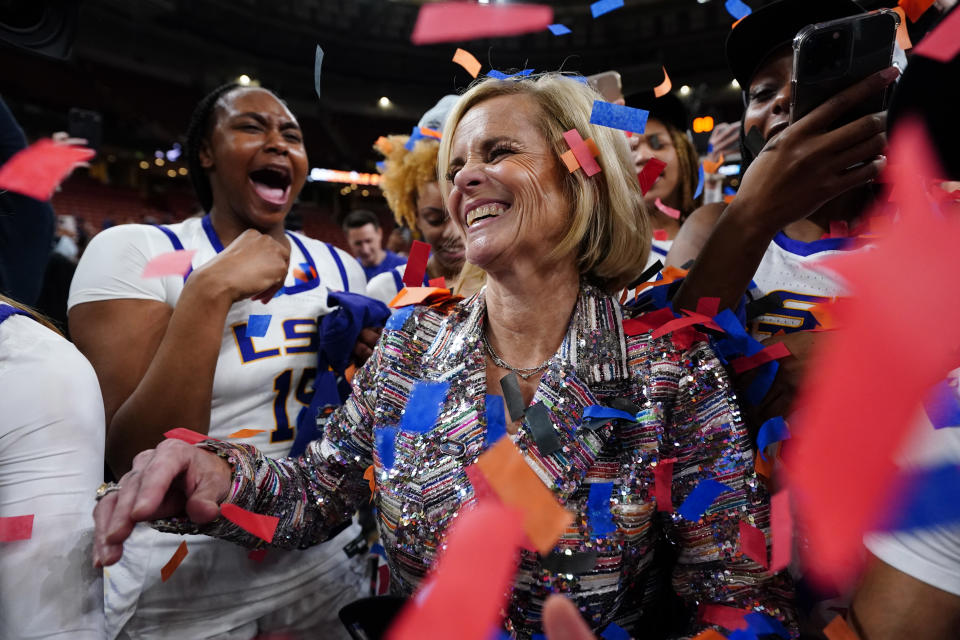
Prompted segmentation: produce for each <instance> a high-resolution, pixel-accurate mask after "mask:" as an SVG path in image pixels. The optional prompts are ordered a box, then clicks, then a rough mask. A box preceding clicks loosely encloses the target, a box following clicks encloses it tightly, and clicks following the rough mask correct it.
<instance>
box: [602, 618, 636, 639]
mask: <svg viewBox="0 0 960 640" xmlns="http://www.w3.org/2000/svg"><path fill="white" fill-rule="evenodd" d="M600 637H601V638H603V640H630V634H629V633H627V630H626V629H624V628H623V627H621V626H620V625H618V624H616V623H614V622H611V623H610V624H608V625H607V628H606V629H604V630H603V633H601V634H600Z"/></svg>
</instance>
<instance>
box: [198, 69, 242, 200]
mask: <svg viewBox="0 0 960 640" xmlns="http://www.w3.org/2000/svg"><path fill="white" fill-rule="evenodd" d="M240 87H241V85H239V84H237V83H236V82H231V83H229V84H225V85H223V86H220V87H217V88H216V89H214V90H213V91H211V92H210V93H208V94H207V95H206V96H205V97H204V98H203V100H201V101H200V102H198V103H197V106H196V107H194V109H193V114H192V115H191V116H190V124H189V125H188V126H187V169H188V170H189V171H190V182H191V183H192V184H193V190H194V191H195V192H196V194H197V200H199V201H200V206H201V207H203V210H204V211H210V208H211V207H212V206H213V190H212V189H211V188H210V178H208V177H207V172H206V171H204V169H203V166H202V165H201V164H200V149H201V148H202V147H203V142H204V140H206V138H207V136H208V135H209V133H210V128H211V126H212V124H213V123H212V122H211V117H212V116H213V110H214V107H216V105H217V101H218V100H220V98H221V97H223V96H224V95H226V94H227V93H230V92H231V91H233V90H234V89H239V88H240Z"/></svg>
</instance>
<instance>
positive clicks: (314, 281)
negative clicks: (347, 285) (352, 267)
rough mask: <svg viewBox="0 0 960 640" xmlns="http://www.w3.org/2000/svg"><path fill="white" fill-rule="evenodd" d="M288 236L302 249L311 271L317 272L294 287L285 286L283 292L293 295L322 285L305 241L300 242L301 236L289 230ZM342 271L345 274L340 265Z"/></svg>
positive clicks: (312, 272) (301, 251)
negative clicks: (314, 275) (313, 276)
mask: <svg viewBox="0 0 960 640" xmlns="http://www.w3.org/2000/svg"><path fill="white" fill-rule="evenodd" d="M287 236H288V237H289V238H290V241H291V242H293V243H294V244H295V245H297V248H298V249H300V253H302V254H303V257H304V258H306V259H307V264H308V265H309V266H310V273H311V274H317V276H316V277H315V278H310V279H309V280H307V281H306V282H301V283H300V284H296V285H293V286H292V287H284V288H283V290H282V292H283V293H285V294H287V295H293V294H295V293H300V292H301V291H309V290H311V289H316V288H317V286H319V285H320V272H319V271H318V270H317V265H316V263H314V261H313V256H311V255H310V252H309V251H307V248H306V247H305V246H303V243H302V242H300V238H298V237H297V236H295V235H293V234H292V233H290V232H289V231H288V232H287ZM340 273H341V274H343V273H344V271H343V267H342V266H341V267H340Z"/></svg>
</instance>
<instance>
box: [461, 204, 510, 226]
mask: <svg viewBox="0 0 960 640" xmlns="http://www.w3.org/2000/svg"><path fill="white" fill-rule="evenodd" d="M509 208H510V207H508V206H507V205H505V204H502V203H499V202H491V203H490V204H485V205H483V206H480V207H477V208H475V209H471V210H470V211H468V212H467V226H468V227H472V226H473V225H474V224H476V223H477V222H480V221H481V220H486V219H487V218H496V217H497V216H499V215H500V214H502V213H503V212H504V211H506V210H507V209H509Z"/></svg>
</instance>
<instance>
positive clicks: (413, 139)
mask: <svg viewBox="0 0 960 640" xmlns="http://www.w3.org/2000/svg"><path fill="white" fill-rule="evenodd" d="M429 137H430V136H425V135H423V134H422V133H420V127H416V126H415V127H414V128H413V131H411V132H410V139H409V140H407V143H406V144H405V145H403V147H404V149H406V150H407V151H413V147H414V145H416V144H417V140H422V139H424V138H429ZM432 139H433V138H431V140H432Z"/></svg>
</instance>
